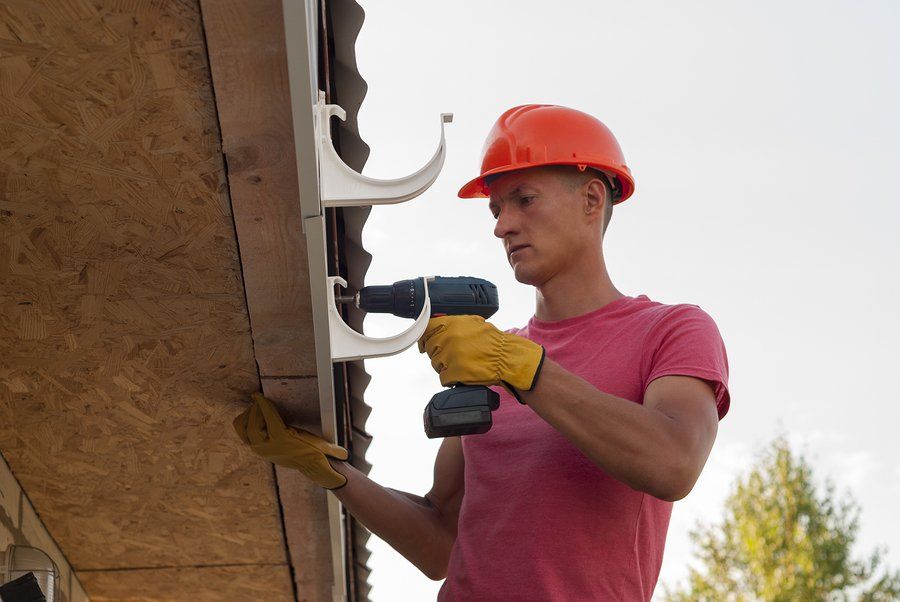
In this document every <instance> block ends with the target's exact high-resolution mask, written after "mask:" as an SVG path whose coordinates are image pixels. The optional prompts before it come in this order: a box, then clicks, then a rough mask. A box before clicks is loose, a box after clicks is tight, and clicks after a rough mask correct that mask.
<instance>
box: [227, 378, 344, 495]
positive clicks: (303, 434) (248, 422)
mask: <svg viewBox="0 0 900 602" xmlns="http://www.w3.org/2000/svg"><path fill="white" fill-rule="evenodd" d="M251 397H252V398H253V404H251V405H250V407H249V408H247V409H246V410H244V411H243V412H242V413H241V414H239V415H238V416H237V417H236V418H235V419H234V422H233V424H234V430H235V432H237V434H238V437H240V438H241V441H243V442H244V443H246V444H247V445H249V446H250V449H252V450H253V451H254V452H255V453H256V454H257V455H259V456H261V457H262V458H264V459H266V460H268V461H269V462H273V463H275V464H278V465H279V466H285V467H287V468H293V469H295V470H299V471H300V472H302V473H303V474H304V475H306V476H307V477H309V478H310V479H311V480H312V481H313V482H315V483H316V484H317V485H319V486H321V487H324V488H325V489H337V488H338V487H342V486H343V485H345V484H346V483H347V477H345V476H344V475H342V474H341V473H339V472H338V471H336V470H335V469H333V468H332V467H331V464H329V463H328V457H331V458H334V459H336V460H346V459H347V458H348V457H349V456H350V453H349V452H348V451H347V450H346V449H344V448H343V447H341V446H340V445H335V444H333V443H329V442H328V441H325V440H324V439H322V438H321V437H318V436H316V435H314V434H312V433H310V432H309V431H305V430H303V429H298V428H295V427H292V426H286V425H285V424H284V421H283V420H282V419H281V416H280V415H279V414H278V410H276V409H275V404H273V403H272V402H271V401H269V400H268V399H266V398H265V397H263V396H262V395H260V394H259V393H253V394H252V395H251Z"/></svg>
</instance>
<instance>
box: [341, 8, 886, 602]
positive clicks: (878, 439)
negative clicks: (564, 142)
mask: <svg viewBox="0 0 900 602" xmlns="http://www.w3.org/2000/svg"><path fill="white" fill-rule="evenodd" d="M360 3H361V4H362V5H363V7H364V9H365V10H366V19H365V22H364V24H363V28H362V31H361V33H360V36H359V40H358V44H357V57H358V63H359V70H360V73H361V74H362V75H363V77H364V78H365V79H366V81H367V82H368V85H369V91H368V95H367V96H366V99H365V101H364V102H363V105H362V109H361V110H360V114H359V122H360V132H361V134H362V137H363V139H364V140H366V142H368V144H369V145H370V146H371V148H372V154H371V157H370V159H369V161H368V164H367V165H366V169H365V172H364V173H366V174H367V175H369V176H373V177H381V178H393V177H401V176H404V175H406V174H408V173H410V172H412V171H415V170H416V169H418V168H419V167H421V165H422V164H424V163H425V161H426V160H427V159H428V158H429V157H430V156H431V154H432V153H433V152H434V148H435V147H436V145H437V140H438V135H439V123H438V116H439V114H440V113H441V112H453V113H454V115H455V117H454V123H453V124H451V125H449V126H448V135H447V138H448V155H447V161H446V164H445V167H444V170H443V172H442V174H441V176H440V177H439V178H438V180H437V182H436V183H435V184H434V186H433V187H432V188H431V189H429V190H428V191H427V192H426V193H425V194H423V195H422V196H420V197H419V198H417V199H414V200H412V201H410V202H408V203H404V204H402V205H395V206H385V207H376V208H375V209H373V212H372V215H371V217H370V219H369V222H368V223H367V225H366V228H365V231H364V243H365V246H366V248H367V249H368V250H369V251H370V252H371V253H372V254H373V255H374V260H373V262H372V265H371V268H370V269H369V272H368V275H367V279H366V283H367V284H389V283H391V282H394V281H395V280H400V279H405V278H412V277H417V276H422V275H435V274H437V275H445V276H455V275H471V276H479V277H483V278H487V279H489V280H491V281H493V282H495V283H496V284H497V285H498V287H499V289H500V301H501V309H500V311H499V312H498V313H497V314H496V315H495V316H494V318H493V319H492V321H493V322H494V323H495V324H497V325H498V326H499V327H500V328H508V327H511V326H521V325H523V324H524V323H525V322H526V321H527V320H528V318H529V317H530V316H531V315H532V314H533V311H534V296H533V289H531V288H530V287H526V286H523V285H521V284H519V283H517V282H516V281H515V280H514V278H513V276H512V271H511V269H510V268H509V266H508V264H507V263H506V259H505V256H504V254H503V252H502V249H501V246H500V243H499V241H498V240H497V239H495V238H494V237H493V235H492V234H491V230H492V228H493V220H492V218H491V217H490V213H489V211H488V210H487V208H486V206H485V205H484V203H483V202H481V201H478V200H460V199H457V198H456V190H457V189H458V188H459V186H460V185H461V184H462V183H463V182H465V181H466V180H468V179H469V178H470V177H473V176H474V175H476V173H477V172H476V170H477V167H478V161H479V152H480V149H481V145H482V141H483V140H484V137H485V135H486V134H487V132H488V130H489V129H490V127H491V125H492V123H493V122H494V120H495V119H496V118H497V116H499V114H500V113H501V112H502V111H504V110H505V109H507V108H509V107H511V106H514V105H518V104H525V103H531V102H542V103H558V104H563V105H568V106H572V107H574V108H578V109H580V110H583V111H586V112H588V113H591V114H593V115H595V116H596V117H598V118H599V119H601V120H602V121H603V122H604V123H606V124H607V125H608V126H609V127H610V128H611V129H612V131H613V132H614V133H615V134H616V136H617V137H618V139H619V142H620V143H621V145H622V147H623V149H624V152H625V156H626V158H627V160H628V163H629V166H630V167H631V169H632V172H633V173H634V175H635V179H636V181H637V192H636V193H635V195H634V196H633V197H632V198H631V199H630V200H628V201H627V202H626V203H624V204H623V205H619V206H618V207H617V208H616V210H615V213H614V215H613V220H612V223H611V225H610V229H609V232H608V234H607V239H606V243H605V250H606V257H607V264H608V266H609V269H610V273H611V276H612V278H613V281H614V282H615V284H616V286H617V288H619V290H621V291H623V292H625V293H626V294H629V295H637V294H641V293H644V294H647V295H649V296H650V298H652V299H655V300H658V301H662V302H666V303H677V302H687V303H696V304H698V305H700V306H701V307H702V308H703V309H705V310H706V311H707V312H708V313H709V314H710V315H712V316H713V318H714V319H715V320H716V322H717V323H718V325H719V329H720V331H721V332H722V335H723V338H724V339H725V344H726V346H727V349H728V354H729V361H730V364H731V382H730V386H731V391H732V407H731V411H730V412H729V414H728V415H727V416H726V417H725V419H724V420H723V422H722V423H721V424H720V429H719V435H718V439H717V441H716V445H715V448H714V449H713V451H712V455H711V457H710V460H709V462H708V463H707V466H706V469H705V471H704V473H703V475H702V476H701V478H700V481H699V482H698V484H697V486H696V487H695V489H694V491H693V492H692V493H691V494H690V495H689V496H688V498H686V499H685V500H682V501H680V502H677V503H676V504H675V509H674V512H673V515H672V522H671V525H670V528H669V537H668V543H667V548H666V554H665V559H664V561H663V567H662V574H661V577H660V583H670V584H671V583H674V582H675V581H676V580H678V579H681V578H683V577H684V575H685V574H686V565H687V563H688V561H689V559H690V558H691V556H692V553H693V552H692V548H691V546H690V542H689V540H688V537H687V532H688V529H689V528H691V527H692V526H693V525H694V524H695V522H696V521H697V520H698V519H699V518H701V517H704V518H706V519H717V518H718V517H719V516H720V515H721V511H722V501H723V499H724V497H725V495H726V493H727V492H728V490H729V488H730V486H731V484H732V483H733V481H734V479H735V478H736V476H737V475H738V474H739V473H741V471H743V470H745V469H746V467H747V466H748V464H749V463H750V461H751V459H752V457H753V453H754V451H755V450H757V449H758V448H759V447H760V446H761V445H763V444H765V443H767V442H768V441H770V440H771V438H772V437H773V436H774V435H775V434H776V433H777V432H779V430H781V431H783V432H786V433H788V436H789V438H790V440H791V441H792V442H793V443H795V444H797V446H798V449H799V448H801V447H802V449H804V450H805V451H806V453H807V455H808V456H809V457H810V459H811V460H812V461H813V464H814V466H815V467H816V470H817V473H818V475H819V476H820V477H822V478H824V477H825V476H829V477H830V478H832V479H833V480H834V481H835V482H836V483H837V484H838V487H839V490H840V491H847V490H852V492H853V494H854V495H855V497H856V499H857V500H858V501H859V502H860V503H861V505H862V526H861V533H860V537H859V544H860V545H859V549H860V551H870V550H871V549H872V548H873V547H874V546H876V545H887V546H889V547H890V554H889V556H888V559H889V561H890V562H891V563H892V564H893V566H894V567H900V521H898V520H897V519H896V514H895V512H893V511H892V510H891V508H896V507H897V506H896V500H897V498H898V496H900V465H898V461H897V457H898V455H900V443H898V438H900V437H898V432H897V430H898V425H900V394H898V393H897V387H896V383H895V380H896V378H895V377H896V374H897V373H898V371H897V366H898V365H900V351H898V348H900V347H898V344H900V343H898V342H900V318H898V313H897V311H898V308H900V285H898V268H900V243H898V236H897V231H898V228H900V209H898V197H900V183H898V182H900V175H898V171H900V169H898V166H900V142H898V141H900V118H898V116H897V111H898V108H897V107H900V84H898V81H900V80H898V74H900V37H898V36H897V33H896V32H897V31H900V4H898V3H896V2H890V1H887V0H884V1H865V2H850V1H843V2H796V1H791V2H774V1H771V0H765V1H757V2H728V3H724V2H723V3H714V2H696V1H681V2H677V3H675V2H662V1H656V2H641V3H633V2H632V3H623V2H616V3H612V2H567V3H555V4H550V3H546V2H523V1H518V2H511V1H502V2H501V1H496V0H495V1H492V2H484V1H481V2H475V1H457V2H444V3H437V2H413V1H410V0H403V1H400V0H393V1H391V2H387V1H381V2H375V1H371V0H368V1H361V2H360ZM408 324H409V322H408V321H404V320H400V319H398V318H385V317H379V316H373V317H369V318H368V319H367V320H366V332H367V334H370V335H374V336H385V335H388V334H392V333H395V332H398V331H399V330H401V329H403V328H405V327H406V326H408ZM366 367H367V369H368V371H369V372H370V373H371V374H372V375H373V380H372V384H371V385H370V387H369V389H368V391H367V394H366V399H367V401H368V403H369V404H370V405H371V406H372V407H373V408H374V409H373V412H372V415H371V417H370V418H369V422H368V430H369V432H371V433H372V434H373V435H374V438H375V439H374V443H373V445H372V446H371V447H370V448H369V450H368V453H367V458H368V459H369V461H371V462H372V463H373V464H374V468H373V470H372V473H371V477H372V478H373V479H374V480H376V481H377V482H379V483H381V484H383V485H385V486H389V487H394V488H397V489H402V490H406V491H410V492H413V493H417V494H419V495H422V494H424V493H425V492H427V491H428V489H429V488H430V486H431V479H432V465H433V460H434V455H435V453H436V450H437V446H438V445H439V442H438V441H430V440H428V439H427V438H426V437H425V435H424V433H423V431H422V409H423V408H424V406H425V404H426V402H427V401H428V399H429V398H430V396H431V395H432V394H433V393H435V392H437V391H438V390H439V388H440V384H439V382H438V379H437V376H436V375H435V374H434V372H433V371H432V370H431V367H430V365H429V363H428V361H427V358H426V357H425V356H420V355H419V354H418V352H417V351H416V350H415V348H413V349H410V350H407V351H406V352H404V353H402V354H400V355H398V356H394V357H392V358H383V359H375V360H369V361H367V362H366ZM498 503H501V502H500V501H498ZM370 547H371V549H372V550H373V555H372V559H371V563H370V564H371V566H372V568H373V575H372V578H371V583H372V584H373V586H374V589H373V599H374V600H375V601H382V602H383V601H388V600H390V601H394V600H427V599H433V598H434V595H435V594H436V592H437V590H438V588H439V586H440V583H436V582H432V581H429V580H428V579H427V578H425V577H424V576H423V575H421V573H419V572H418V570H417V569H416V568H415V567H413V566H412V565H411V564H410V563H408V562H407V561H406V560H405V559H403V558H402V557H401V556H400V555H399V554H397V553H396V552H394V551H393V550H392V549H391V548H390V547H389V546H387V545H386V544H384V543H383V542H381V541H380V540H377V539H375V538H373V539H372V543H371V544H370ZM660 591H661V587H657V593H659V592H660Z"/></svg>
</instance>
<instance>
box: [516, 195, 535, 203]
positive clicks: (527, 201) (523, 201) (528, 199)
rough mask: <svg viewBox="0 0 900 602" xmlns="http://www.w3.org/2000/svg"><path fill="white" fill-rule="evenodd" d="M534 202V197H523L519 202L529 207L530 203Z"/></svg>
mask: <svg viewBox="0 0 900 602" xmlns="http://www.w3.org/2000/svg"><path fill="white" fill-rule="evenodd" d="M533 200H534V197H533V196H523V197H519V202H520V203H521V204H523V205H527V204H528V203H530V202H531V201H533Z"/></svg>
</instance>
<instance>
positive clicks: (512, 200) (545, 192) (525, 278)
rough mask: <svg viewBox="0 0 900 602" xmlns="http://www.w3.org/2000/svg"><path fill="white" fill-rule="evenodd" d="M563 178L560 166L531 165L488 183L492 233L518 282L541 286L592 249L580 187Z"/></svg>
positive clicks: (593, 239) (592, 234)
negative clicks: (555, 168)
mask: <svg viewBox="0 0 900 602" xmlns="http://www.w3.org/2000/svg"><path fill="white" fill-rule="evenodd" d="M564 178H565V176H564V174H563V173H561V172H560V171H559V170H554V169H552V168H541V167H536V168H530V169H523V170H519V171H514V172H510V173H508V174H504V175H502V176H500V177H498V178H497V180H495V181H493V182H492V183H491V198H490V203H489V208H490V210H491V213H492V214H493V215H494V217H495V219H496V220H497V223H496V226H495V227H494V236H496V237H497V238H500V239H501V240H502V241H503V248H504V250H505V251H506V257H507V259H508V260H509V265H510V266H512V268H513V272H514V273H515V276H516V280H518V281H519V282H522V283H524V284H530V285H532V286H541V285H542V284H544V283H545V282H547V281H548V280H550V279H551V278H553V277H554V276H555V275H557V274H559V273H560V272H562V271H565V270H566V269H567V268H568V267H569V266H571V265H573V264H576V263H578V261H579V260H580V258H581V257H582V254H583V253H585V252H589V250H590V249H593V250H594V251H596V248H597V245H598V241H597V239H596V228H593V227H592V222H591V220H590V219H586V218H585V213H584V210H583V206H584V205H583V199H584V195H583V190H582V189H583V187H581V186H578V187H573V186H572V185H571V184H570V183H569V182H568V181H566V180H565V179H564ZM594 225H596V224H594Z"/></svg>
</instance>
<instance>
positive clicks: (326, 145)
mask: <svg viewBox="0 0 900 602" xmlns="http://www.w3.org/2000/svg"><path fill="white" fill-rule="evenodd" d="M315 109H316V129H317V135H316V145H317V147H318V148H317V150H318V158H319V192H320V194H319V198H320V199H321V202H322V207H323V208H324V207H357V206H360V205H389V204H393V203H402V202H403V201H408V200H410V199H412V198H415V197H417V196H419V195H420V194H422V193H423V192H425V191H426V190H428V187H429V186H431V185H432V184H433V183H434V181H435V180H436V179H437V177H438V174H439V173H440V172H441V168H442V167H443V166H444V158H445V157H446V154H447V145H446V140H445V137H444V125H445V124H447V123H451V122H452V121H453V113H442V114H441V141H440V144H438V148H437V150H436V151H435V152H434V155H433V156H432V157H431V159H429V161H428V163H426V164H425V166H424V167H422V168H421V169H420V170H419V171H417V172H415V173H412V174H410V175H408V176H406V177H403V178H397V179H395V180H379V179H376V178H370V177H368V176H364V175H362V174H361V173H359V172H357V171H355V170H353V169H352V168H351V167H349V166H348V165H347V164H346V163H344V161H343V159H341V157H340V156H339V155H338V154H337V151H335V150H334V144H333V142H332V140H331V124H330V118H331V116H332V115H337V116H338V117H339V118H340V119H341V120H342V121H343V120H345V119H346V118H347V113H346V111H344V109H342V108H341V107H340V106H338V105H330V104H325V93H324V92H322V91H321V90H320V91H319V98H318V102H317V103H316V107H315Z"/></svg>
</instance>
